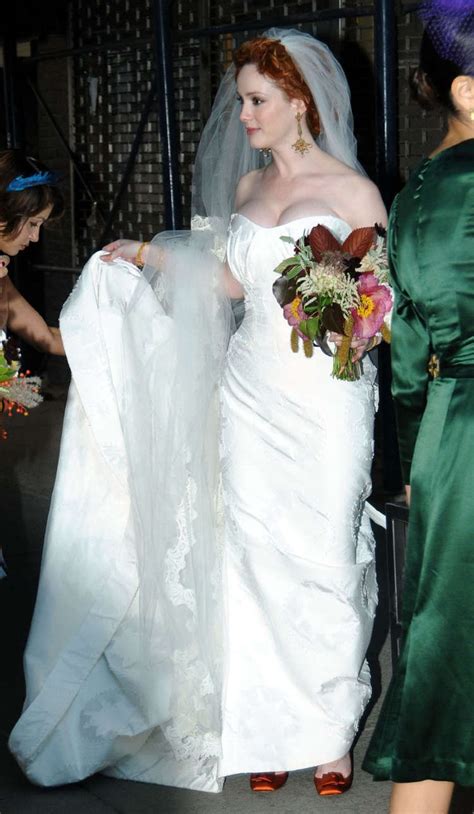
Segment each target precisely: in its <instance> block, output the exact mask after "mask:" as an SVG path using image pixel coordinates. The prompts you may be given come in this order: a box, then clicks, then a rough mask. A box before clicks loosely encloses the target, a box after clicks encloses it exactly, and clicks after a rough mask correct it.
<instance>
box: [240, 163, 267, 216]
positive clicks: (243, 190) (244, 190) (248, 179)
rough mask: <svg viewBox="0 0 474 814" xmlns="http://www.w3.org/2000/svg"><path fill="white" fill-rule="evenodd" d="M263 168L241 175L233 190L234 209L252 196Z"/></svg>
mask: <svg viewBox="0 0 474 814" xmlns="http://www.w3.org/2000/svg"><path fill="white" fill-rule="evenodd" d="M262 172H263V170H252V171H251V172H248V173H247V174H246V175H243V176H242V178H241V179H240V181H239V183H238V184H237V189H236V190H235V205H234V211H236V212H238V210H239V209H240V208H241V207H242V206H243V205H244V203H246V202H247V201H248V200H249V199H250V198H252V197H253V191H254V189H255V188H256V187H257V186H258V184H259V182H260V179H261V175H262Z"/></svg>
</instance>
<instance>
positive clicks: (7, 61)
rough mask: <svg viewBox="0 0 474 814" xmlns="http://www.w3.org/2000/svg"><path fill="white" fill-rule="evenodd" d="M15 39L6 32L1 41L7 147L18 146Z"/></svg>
mask: <svg viewBox="0 0 474 814" xmlns="http://www.w3.org/2000/svg"><path fill="white" fill-rule="evenodd" d="M15 62H16V40H15V38H14V37H13V36H12V35H11V34H8V35H7V36H6V37H5V39H4V41H3V96H4V103H5V106H4V111H5V112H4V115H5V133H6V141H7V148H8V149H12V148H15V147H20V146H21V145H20V141H19V133H18V123H17V117H16V108H15V79H14V77H15Z"/></svg>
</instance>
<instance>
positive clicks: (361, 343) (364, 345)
mask: <svg viewBox="0 0 474 814" xmlns="http://www.w3.org/2000/svg"><path fill="white" fill-rule="evenodd" d="M328 339H329V341H330V342H334V344H335V345H337V347H338V348H339V347H340V345H341V342H342V340H343V339H344V337H343V335H342V334H336V333H332V332H331V333H329V335H328ZM379 342H380V339H379V338H378V337H377V336H375V337H371V338H370V339H361V338H360V337H358V336H354V337H352V342H351V348H352V361H353V362H359V361H360V360H361V359H362V357H363V355H364V353H367V352H368V351H369V350H373V349H374V348H375V347H376V346H377V345H378V344H379Z"/></svg>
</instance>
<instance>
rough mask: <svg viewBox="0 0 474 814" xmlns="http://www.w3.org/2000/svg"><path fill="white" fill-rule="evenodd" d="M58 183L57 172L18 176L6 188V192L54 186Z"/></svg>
mask: <svg viewBox="0 0 474 814" xmlns="http://www.w3.org/2000/svg"><path fill="white" fill-rule="evenodd" d="M58 181H59V174H58V173H57V172H50V171H49V170H47V171H45V172H36V173H35V174H34V175H27V176H26V178H25V176H23V175H18V176H17V177H16V178H14V179H13V181H10V183H9V184H8V186H7V192H21V191H22V190H23V189H29V188H30V187H40V186H54V185H55V184H57V183H58Z"/></svg>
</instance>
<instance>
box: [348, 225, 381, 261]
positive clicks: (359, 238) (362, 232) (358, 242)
mask: <svg viewBox="0 0 474 814" xmlns="http://www.w3.org/2000/svg"><path fill="white" fill-rule="evenodd" d="M376 234H377V233H376V231H375V228H374V227H373V226H362V227H361V228H360V229H354V231H353V232H351V233H350V235H348V236H347V237H346V239H345V241H344V243H343V244H342V246H341V250H342V251H343V252H347V254H351V255H352V256H353V257H364V255H365V254H367V252H368V251H369V249H370V248H371V247H372V246H373V245H374V243H375V238H376Z"/></svg>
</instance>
